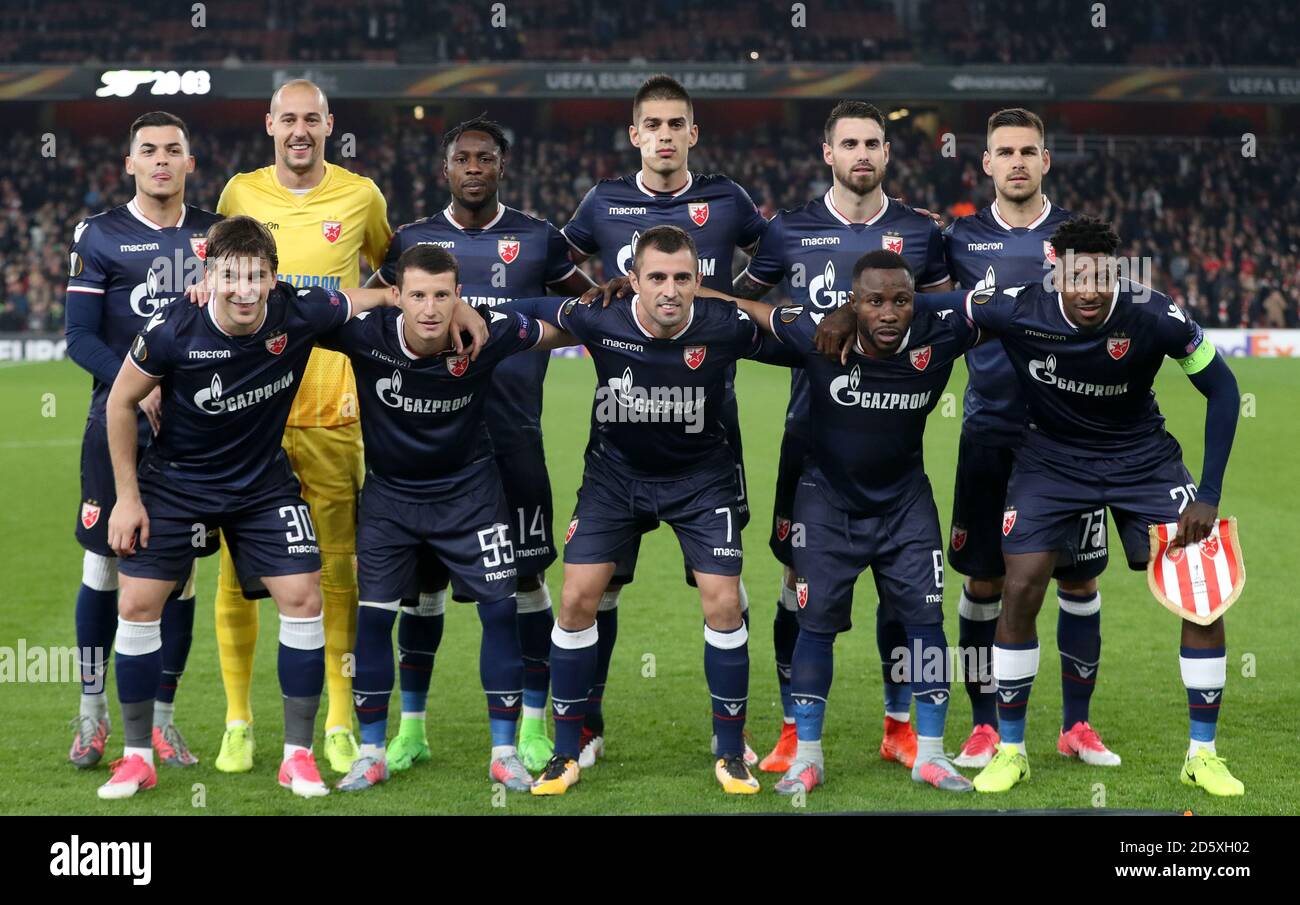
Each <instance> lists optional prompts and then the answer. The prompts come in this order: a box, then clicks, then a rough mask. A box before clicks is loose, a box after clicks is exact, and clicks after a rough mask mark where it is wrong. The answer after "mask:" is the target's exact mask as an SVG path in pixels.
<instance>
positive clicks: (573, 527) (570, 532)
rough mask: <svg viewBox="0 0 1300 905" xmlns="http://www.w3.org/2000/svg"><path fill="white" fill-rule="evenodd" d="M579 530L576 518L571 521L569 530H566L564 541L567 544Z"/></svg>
mask: <svg viewBox="0 0 1300 905" xmlns="http://www.w3.org/2000/svg"><path fill="white" fill-rule="evenodd" d="M577 530H578V520H577V519H576V518H575V519H574V520H573V521H571V522H569V530H568V531H566V532H564V542H565V543H566V544H567V543H568V542H569V541H571V540H573V532H575V531H577Z"/></svg>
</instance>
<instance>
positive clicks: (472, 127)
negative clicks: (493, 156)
mask: <svg viewBox="0 0 1300 905" xmlns="http://www.w3.org/2000/svg"><path fill="white" fill-rule="evenodd" d="M466 132H482V133H483V134H484V135H486V136H487V137H488V138H491V139H492V140H493V141H494V142H496V143H497V150H498V151H500V152H501V156H502V157H505V156H506V154H508V153H509V152H510V139H508V138H506V131H505V129H503V128H502V127H501V124H500V123H498V122H496V121H494V120H490V119H488V118H487V114H485V113H480V114H479V115H478V116H476V117H474V118H473V119H467V120H465V121H464V122H463V123H458V124H456V125H454V126H452V127H451V128H450V129H448V130H447V132H446V134H445V135H443V136H442V156H443V157H444V158H446V156H447V155H448V154H449V153H450V152H451V149H452V146H453V145H455V144H456V140H457V139H458V138H460V137H461V136H462V135H464V134H465V133H466Z"/></svg>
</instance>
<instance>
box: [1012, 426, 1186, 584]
mask: <svg viewBox="0 0 1300 905" xmlns="http://www.w3.org/2000/svg"><path fill="white" fill-rule="evenodd" d="M1194 499H1196V483H1195V482H1194V481H1193V480H1192V476H1191V475H1190V474H1189V473H1188V471H1187V468H1186V467H1185V466H1184V465H1183V451H1182V449H1181V448H1180V447H1179V445H1178V441H1177V440H1175V439H1174V438H1173V437H1172V436H1169V435H1167V434H1166V435H1165V438H1164V440H1162V441H1161V442H1159V443H1158V444H1156V448H1155V449H1154V450H1153V451H1149V452H1141V453H1136V454H1132V455H1127V456H1111V457H1109V458H1081V457H1075V456H1069V455H1063V454H1061V453H1060V452H1057V451H1053V452H1051V453H1048V452H1045V451H1040V450H1038V449H1037V448H1035V447H1032V446H1025V447H1023V448H1022V449H1021V450H1020V452H1019V454H1018V455H1017V456H1016V462H1015V466H1014V467H1013V468H1012V470H1011V481H1010V484H1009V485H1008V487H1007V502H1006V509H1005V511H1004V513H1003V518H1002V535H1003V537H1002V550H1003V552H1005V553H1011V554H1014V553H1040V552H1042V551H1045V550H1060V549H1061V548H1062V547H1063V546H1066V545H1068V544H1070V543H1071V542H1072V541H1073V540H1074V538H1075V532H1076V531H1077V530H1078V528H1077V526H1078V525H1079V513H1080V512H1083V513H1086V514H1087V515H1089V516H1095V515H1096V512H1097V511H1098V510H1104V509H1110V512H1111V515H1112V516H1113V517H1114V519H1115V527H1116V528H1117V529H1118V530H1119V536H1120V540H1121V541H1122V542H1123V544H1124V553H1125V555H1126V556H1127V557H1128V562H1129V568H1131V569H1134V570H1144V569H1146V565H1147V557H1148V554H1149V551H1150V546H1151V545H1150V541H1149V539H1148V536H1147V526H1148V525H1154V524H1161V523H1163V522H1176V521H1178V516H1179V515H1180V514H1181V513H1182V511H1183V509H1185V508H1186V507H1187V504H1188V503H1189V502H1191V501H1192V500H1194Z"/></svg>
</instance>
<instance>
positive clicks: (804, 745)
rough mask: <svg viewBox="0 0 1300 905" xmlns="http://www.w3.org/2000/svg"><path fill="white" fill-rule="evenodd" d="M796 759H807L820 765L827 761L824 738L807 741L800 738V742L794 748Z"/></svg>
mask: <svg viewBox="0 0 1300 905" xmlns="http://www.w3.org/2000/svg"><path fill="white" fill-rule="evenodd" d="M794 759H795V760H802V761H807V762H808V763H810V764H816V765H817V766H819V767H820V766H821V765H822V764H823V763H824V762H825V761H824V756H823V755H822V740H821V739H817V741H815V742H805V741H804V740H803V739H799V744H798V746H797V747H796V748H795V750H794Z"/></svg>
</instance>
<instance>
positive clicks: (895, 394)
mask: <svg viewBox="0 0 1300 905" xmlns="http://www.w3.org/2000/svg"><path fill="white" fill-rule="evenodd" d="M816 313H817V312H815V311H812V310H810V309H809V308H808V307H807V306H803V305H791V306H787V307H784V308H776V309H773V311H772V331H773V333H774V334H775V335H776V337H777V338H778V339H779V340H781V341H782V342H783V343H785V344H787V345H789V346H791V347H792V348H794V349H796V350H797V351H799V352H800V353H801V355H802V356H803V370H804V374H805V375H806V377H807V380H808V386H809V390H810V392H809V402H810V405H811V419H810V421H809V430H810V431H811V440H812V443H811V446H810V452H809V460H808V461H809V464H808V467H809V468H810V469H815V472H816V474H814V478H815V479H819V480H820V481H821V483H822V484H823V486H824V487H826V488H828V489H829V490H830V491H832V492H833V496H831V497H829V498H830V499H831V501H832V503H833V504H834V505H835V506H837V507H838V508H840V509H842V510H843V511H845V512H849V513H852V514H854V515H858V516H864V515H871V516H874V515H883V514H886V513H888V512H890V511H892V509H893V507H894V506H895V505H896V504H898V503H899V502H900V501H901V500H902V499H903V498H905V497H906V496H908V495H910V494H912V493H914V492H915V490H916V488H917V485H918V484H919V483H922V482H924V481H925V480H926V477H925V461H924V455H923V451H922V439H923V436H924V433H925V421H926V418H927V417H928V416H929V414H930V412H931V411H933V410H934V407H935V406H936V405H938V403H939V398H940V396H941V395H942V394H943V389H944V387H945V386H947V384H948V378H949V377H950V376H951V375H952V365H953V362H954V361H956V360H957V359H958V358H960V357H961V356H962V355H964V354H965V353H966V350H967V349H969V348H971V346H973V345H974V344H975V343H976V342H978V341H979V336H980V332H979V330H978V329H977V328H976V327H975V326H974V325H973V324H971V323H970V322H969V321H968V320H967V319H966V318H965V317H963V316H962V313H961V312H960V311H955V310H951V309H942V310H940V309H938V308H935V307H929V306H927V305H926V303H921V302H919V300H918V304H917V305H916V308H915V314H914V315H913V319H912V325H911V326H910V327H909V328H908V331H907V333H905V334H904V335H903V340H902V343H901V344H900V346H899V349H898V351H897V352H895V353H894V354H893V355H891V356H889V357H888V358H883V359H875V358H869V357H867V356H866V355H863V354H862V353H861V352H860V351H858V350H857V349H855V351H854V352H853V354H851V355H850V356H849V361H848V364H840V362H839V361H838V360H832V359H829V358H827V357H826V356H824V355H821V354H820V353H818V352H817V347H816V343H815V341H814V336H815V334H816V332H817V324H818V319H817V318H815V317H814V316H813V315H814V314H816Z"/></svg>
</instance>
